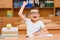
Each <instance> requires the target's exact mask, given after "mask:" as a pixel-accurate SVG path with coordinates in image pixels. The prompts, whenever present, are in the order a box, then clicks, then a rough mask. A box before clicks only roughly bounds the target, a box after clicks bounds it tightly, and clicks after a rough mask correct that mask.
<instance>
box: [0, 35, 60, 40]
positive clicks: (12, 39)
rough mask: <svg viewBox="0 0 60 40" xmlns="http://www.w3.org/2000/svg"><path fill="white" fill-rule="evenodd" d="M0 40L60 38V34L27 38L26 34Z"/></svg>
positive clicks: (54, 39) (58, 39) (50, 39)
mask: <svg viewBox="0 0 60 40" xmlns="http://www.w3.org/2000/svg"><path fill="white" fill-rule="evenodd" d="M0 40H60V34H54V35H53V36H52V37H35V38H26V37H25V36H24V35H21V36H18V37H5V38H2V39H0Z"/></svg>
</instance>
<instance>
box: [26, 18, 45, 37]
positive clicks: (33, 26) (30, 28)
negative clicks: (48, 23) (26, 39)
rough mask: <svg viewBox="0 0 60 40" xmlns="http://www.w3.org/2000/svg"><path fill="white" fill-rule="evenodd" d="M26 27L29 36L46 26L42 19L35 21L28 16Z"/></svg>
mask: <svg viewBox="0 0 60 40" xmlns="http://www.w3.org/2000/svg"><path fill="white" fill-rule="evenodd" d="M26 27H27V35H28V36H34V35H33V33H35V32H37V31H38V30H40V29H41V28H44V27H45V25H44V23H43V22H42V21H40V20H39V21H37V22H35V23H33V22H32V21H31V19H29V18H27V19H26Z"/></svg>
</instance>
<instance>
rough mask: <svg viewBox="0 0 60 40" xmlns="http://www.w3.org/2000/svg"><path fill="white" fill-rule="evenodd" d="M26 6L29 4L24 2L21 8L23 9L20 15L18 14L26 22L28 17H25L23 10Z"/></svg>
mask: <svg viewBox="0 0 60 40" xmlns="http://www.w3.org/2000/svg"><path fill="white" fill-rule="evenodd" d="M26 5H27V2H26V1H24V2H23V5H22V7H21V9H20V11H19V13H18V15H19V16H20V17H21V18H22V19H23V20H24V21H25V20H26V17H25V16H24V15H23V14H22V13H23V10H24V8H25V6H26Z"/></svg>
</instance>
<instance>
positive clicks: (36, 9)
mask: <svg viewBox="0 0 60 40" xmlns="http://www.w3.org/2000/svg"><path fill="white" fill-rule="evenodd" d="M32 10H35V11H37V12H38V13H39V9H38V8H31V10H30V12H32Z"/></svg>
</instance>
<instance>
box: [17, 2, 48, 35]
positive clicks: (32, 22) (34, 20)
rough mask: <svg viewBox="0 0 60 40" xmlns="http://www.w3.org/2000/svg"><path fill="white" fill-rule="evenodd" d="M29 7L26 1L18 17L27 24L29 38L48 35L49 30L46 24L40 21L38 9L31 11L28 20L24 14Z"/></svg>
mask: <svg viewBox="0 0 60 40" xmlns="http://www.w3.org/2000/svg"><path fill="white" fill-rule="evenodd" d="M26 5H27V2H26V1H24V2H23V5H22V7H21V9H20V11H19V13H18V15H19V16H20V17H21V18H22V19H23V20H24V21H25V22H26V27H27V35H28V36H38V35H42V34H48V31H47V29H46V28H45V25H44V23H43V22H42V21H41V20H38V19H39V11H38V10H37V9H31V10H30V14H29V18H26V17H25V16H24V15H23V14H22V13H23V10H24V8H25V6H26Z"/></svg>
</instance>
